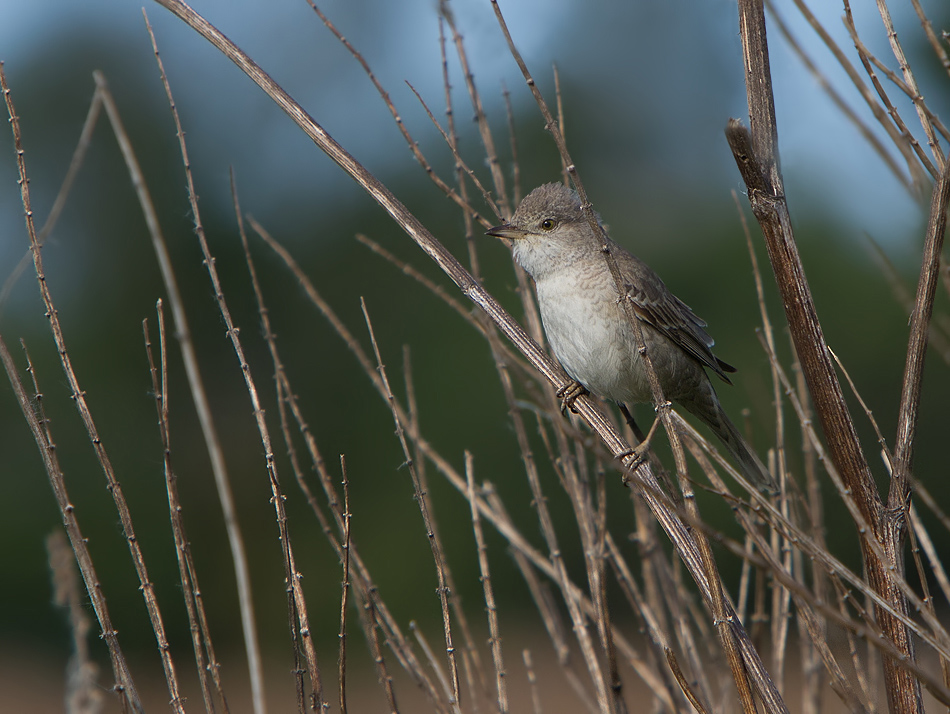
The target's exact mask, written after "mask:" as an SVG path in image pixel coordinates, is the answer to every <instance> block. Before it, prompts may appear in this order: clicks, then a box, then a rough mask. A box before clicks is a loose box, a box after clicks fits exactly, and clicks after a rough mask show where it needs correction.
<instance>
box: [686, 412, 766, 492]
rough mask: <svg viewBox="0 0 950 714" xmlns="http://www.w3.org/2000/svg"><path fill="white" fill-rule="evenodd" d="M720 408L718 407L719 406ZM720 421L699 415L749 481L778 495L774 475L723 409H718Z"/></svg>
mask: <svg viewBox="0 0 950 714" xmlns="http://www.w3.org/2000/svg"><path fill="white" fill-rule="evenodd" d="M717 406H718V405H717ZM717 411H718V414H717V416H718V419H717V420H715V421H714V420H712V419H707V418H705V415H699V416H700V417H702V418H703V421H705V422H706V423H707V424H708V425H709V427H710V428H711V429H712V430H713V431H714V432H715V433H716V436H717V437H719V440H720V441H721V442H722V444H723V446H725V447H726V449H727V450H728V451H729V453H730V454H732V457H733V458H734V459H735V460H736V461H737V462H739V468H740V469H741V470H742V473H743V474H744V475H745V477H746V478H747V479H749V480H750V481H752V483H753V484H755V485H756V486H757V487H758V488H760V489H764V490H768V491H771V492H772V493H778V484H777V483H776V482H775V479H774V478H773V476H772V474H771V473H769V470H768V469H767V468H766V467H765V464H763V463H762V461H761V459H759V457H758V456H756V453H755V452H754V451H753V450H752V447H751V446H749V442H747V441H746V440H745V438H744V437H743V436H742V434H741V433H740V432H739V430H738V429H737V428H736V425H735V424H733V423H732V421H731V420H730V419H729V417H728V416H726V413H725V412H724V411H723V410H722V407H719V408H718V409H717Z"/></svg>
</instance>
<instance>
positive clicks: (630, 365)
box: [487, 183, 775, 491]
mask: <svg viewBox="0 0 950 714" xmlns="http://www.w3.org/2000/svg"><path fill="white" fill-rule="evenodd" d="M597 221H598V223H599V224H600V226H601V228H603V223H602V222H601V220H600V216H599V215H598V216H597ZM487 234H488V235H490V236H494V237H496V238H502V239H507V240H509V241H510V242H511V250H512V255H513V257H514V259H515V261H517V263H518V264H519V265H520V266H521V267H522V268H524V270H525V271H526V272H527V273H528V275H530V276H531V278H532V280H533V282H534V286H535V293H536V295H537V300H538V308H539V310H540V313H541V322H542V324H543V327H544V334H545V336H546V337H547V340H548V343H549V344H550V346H551V349H552V351H553V352H554V356H555V357H557V359H558V361H559V362H560V363H561V365H562V366H563V367H564V369H565V371H566V372H567V373H568V374H569V375H570V376H571V377H572V378H573V379H574V380H575V381H576V382H577V383H578V384H579V385H580V387H576V388H575V389H574V390H573V391H571V390H567V396H566V398H565V406H571V404H572V401H573V399H572V397H573V398H576V396H577V395H578V394H582V393H584V390H587V391H589V392H591V393H593V394H595V395H597V396H598V397H601V398H603V399H607V400H612V401H614V402H617V403H618V404H620V405H621V408H623V409H624V411H625V413H627V412H626V409H625V405H629V404H637V403H644V402H653V391H652V389H651V387H650V382H649V379H648V376H647V372H646V368H645V365H644V363H643V357H642V355H641V354H640V351H639V349H638V345H639V343H638V341H637V337H636V333H635V331H634V327H633V325H632V324H631V322H630V321H629V319H628V318H627V313H626V311H625V310H624V306H623V304H622V303H623V300H621V298H620V296H619V295H618V289H617V282H616V281H615V280H614V277H613V275H611V272H610V269H609V267H608V264H607V261H606V259H605V256H604V241H606V246H607V248H608V249H609V252H610V255H611V256H613V259H614V261H615V262H616V266H617V268H618V269H619V274H620V278H621V283H622V286H623V290H624V291H625V294H624V296H623V298H625V299H627V300H629V302H630V305H631V306H632V308H633V313H634V314H635V315H636V319H637V320H638V321H639V325H640V328H641V334H642V339H643V343H644V346H645V347H646V351H647V353H648V354H649V357H650V360H651V362H652V364H653V368H654V371H655V373H656V375H657V377H658V379H659V383H660V386H661V387H662V390H663V395H664V397H665V398H666V399H668V400H671V401H672V402H675V403H676V404H678V405H680V406H681V407H683V408H685V409H686V410H687V411H688V412H690V413H691V414H693V415H695V416H696V417H698V418H699V419H700V421H702V422H703V423H704V424H706V425H707V426H708V427H709V428H710V429H711V430H712V431H713V433H714V434H715V435H716V437H717V438H718V439H719V440H720V441H721V442H722V444H723V446H725V447H726V449H727V451H728V452H729V453H730V454H731V455H732V457H733V458H734V459H735V460H736V462H737V463H738V464H739V467H740V469H741V470H742V472H743V474H744V475H745V476H746V477H747V478H748V479H749V480H751V481H752V482H753V483H755V484H756V486H757V487H759V488H761V489H763V490H767V491H775V481H774V479H773V478H772V476H771V474H770V473H769V471H768V469H767V468H766V467H765V466H764V465H763V463H762V461H761V460H760V459H759V457H758V456H757V455H756V454H755V452H754V451H753V450H752V448H751V447H750V446H749V444H748V442H746V440H745V438H743V436H742V434H741V433H740V432H739V430H738V429H737V428H736V426H735V424H733V423H732V421H731V420H730V419H729V417H728V416H727V415H726V413H725V411H724V410H723V408H722V405H721V404H720V402H719V396H718V395H717V394H716V390H715V388H714V387H713V384H712V382H711V380H710V378H709V375H708V374H707V370H709V371H710V372H712V373H713V374H715V375H716V376H717V377H718V378H719V379H721V380H722V381H724V382H725V383H727V384H732V382H731V381H730V380H729V377H728V376H727V373H732V372H735V371H736V369H735V367H733V366H731V365H729V364H727V363H726V362H724V361H722V360H721V359H719V358H718V357H716V356H715V355H714V354H713V352H712V347H713V344H714V341H713V339H712V337H710V336H709V333H707V332H706V323H705V322H704V321H703V320H702V319H700V318H699V317H697V316H696V315H695V314H694V313H693V311H692V310H691V309H690V308H689V306H687V305H686V303H684V302H683V301H682V300H680V299H679V298H677V297H676V296H675V295H674V294H673V293H672V292H670V290H669V289H668V288H667V287H666V285H665V284H664V282H663V281H662V280H661V279H660V276H659V275H657V274H656V272H654V271H653V269H652V268H650V266H648V265H647V264H646V263H644V262H643V261H642V260H640V259H639V258H637V257H636V256H635V255H633V254H632V253H630V252H629V251H627V250H625V249H624V248H623V247H621V246H620V245H618V244H617V243H615V242H613V241H612V240H611V239H610V238H609V237H607V235H606V232H605V233H604V236H603V237H601V236H600V235H597V234H596V233H595V232H594V231H593V229H592V227H591V225H590V223H589V222H588V219H587V217H586V215H585V214H584V211H583V209H582V206H581V201H580V198H579V197H578V195H577V193H576V192H575V191H573V190H572V189H571V188H569V187H567V186H565V185H564V184H561V183H547V184H543V185H542V186H539V187H538V188H536V189H534V190H533V191H531V193H529V194H528V195H527V196H525V197H524V199H523V200H522V201H521V203H520V204H519V206H518V208H517V210H516V211H515V212H514V214H513V215H512V216H511V219H510V220H509V221H508V222H507V223H505V224H502V225H499V226H495V227H494V228H491V229H489V230H488V231H487ZM572 386H574V385H572ZM654 426H655V423H654ZM651 433H652V430H651Z"/></svg>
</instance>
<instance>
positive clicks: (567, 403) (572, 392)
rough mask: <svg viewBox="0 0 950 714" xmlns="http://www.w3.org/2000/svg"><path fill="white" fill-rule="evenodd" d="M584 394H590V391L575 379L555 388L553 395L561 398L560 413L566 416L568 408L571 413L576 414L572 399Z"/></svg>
mask: <svg viewBox="0 0 950 714" xmlns="http://www.w3.org/2000/svg"><path fill="white" fill-rule="evenodd" d="M585 394H590V392H588V391H587V387H585V386H584V385H583V384H581V383H580V382H578V381H577V380H574V381H572V382H571V383H570V384H568V385H566V386H564V387H561V388H560V389H559V390H557V392H555V393H554V395H555V396H556V397H557V398H558V399H560V400H561V414H562V415H564V416H566V415H567V410H568V409H570V410H571V412H572V413H574V414H577V409H575V408H574V401H575V400H576V399H577V398H578V397H582V396H584V395H585Z"/></svg>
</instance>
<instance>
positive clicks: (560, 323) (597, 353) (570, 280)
mask: <svg viewBox="0 0 950 714" xmlns="http://www.w3.org/2000/svg"><path fill="white" fill-rule="evenodd" d="M574 267H575V268H576V267H577V266H574ZM587 267H588V268H589V267H590V265H589V264H588V266H587ZM536 288H537V293H538V304H539V308H540V311H541V320H542V322H543V323H544V333H545V335H546V336H547V339H548V342H549V343H550V345H551V349H552V350H553V351H554V354H555V356H556V357H557V358H558V360H559V361H560V362H561V364H562V365H563V366H564V369H565V370H567V372H568V374H570V375H571V376H572V377H573V378H574V379H576V380H577V381H579V382H580V383H581V384H583V385H584V386H585V387H587V388H588V389H589V390H590V391H591V392H593V393H594V394H597V395H599V396H601V397H605V398H607V399H613V400H615V401H619V402H642V401H649V400H650V399H651V392H650V386H649V383H648V382H647V379H646V375H645V373H644V370H643V367H642V363H641V359H640V355H639V354H638V352H637V348H636V340H635V338H634V335H633V330H632V327H631V326H630V324H629V323H628V322H627V319H626V317H625V315H624V314H623V311H622V308H621V306H620V305H619V304H618V302H617V299H616V295H617V290H616V287H615V286H614V283H613V280H612V278H611V276H610V273H609V272H608V271H607V269H606V266H605V267H604V269H603V270H586V271H583V270H576V269H561V270H557V271H554V272H552V273H548V274H546V275H544V276H543V277H542V278H541V279H540V280H538V281H537V282H536Z"/></svg>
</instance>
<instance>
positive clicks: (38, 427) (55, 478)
mask: <svg viewBox="0 0 950 714" xmlns="http://www.w3.org/2000/svg"><path fill="white" fill-rule="evenodd" d="M0 81H2V82H3V88H4V92H6V78H5V77H4V76H3V63H2V62H0ZM14 126H15V125H14ZM29 220H30V218H29V214H28V216H27V221H29ZM23 351H24V353H25V354H26V364H27V366H26V369H27V371H28V372H29V373H30V375H31V376H32V378H33V394H34V396H35V399H36V403H37V405H38V407H37V409H36V410H34V406H33V402H32V401H31V399H30V397H29V395H27V393H26V389H24V387H23V382H22V380H21V379H20V375H19V373H18V372H17V367H16V363H15V362H14V361H13V357H12V356H11V355H10V352H9V351H8V350H7V345H6V343H5V342H4V341H3V337H0V361H2V362H3V367H4V369H5V370H6V372H7V377H8V378H9V379H10V384H11V385H12V387H13V393H14V395H15V396H16V399H17V402H18V403H19V404H20V410H21V411H22V412H23V417H24V418H25V419H26V423H27V424H28V425H29V426H30V430H31V431H32V432H33V439H34V440H35V441H36V446H37V448H38V449H39V451H40V458H42V459H43V465H44V466H45V467H46V474H47V476H48V477H49V482H50V486H52V488H53V495H54V496H55V497H56V503H57V505H58V506H59V511H60V515H61V516H62V519H63V525H64V527H65V529H66V534H67V535H68V536H69V544H70V546H71V547H72V549H73V552H74V553H75V554H76V562H77V564H78V565H79V572H80V573H81V574H82V579H83V582H84V583H85V586H86V593H87V594H88V595H89V600H90V602H91V603H92V608H93V610H94V611H95V613H96V619H97V620H98V621H99V628H100V631H101V635H100V636H101V637H102V639H103V640H105V643H106V648H107V649H108V650H109V658H110V660H111V662H112V673H113V676H114V677H115V682H116V683H115V686H114V687H113V690H114V691H115V692H116V693H117V694H118V695H119V696H120V697H122V699H123V708H124V709H126V708H127V709H128V710H131V711H133V712H136V714H144V712H145V708H144V707H143V706H142V702H141V700H140V699H139V694H138V690H137V689H136V687H135V683H134V682H133V681H132V672H131V670H130V669H129V664H128V662H127V661H126V659H125V655H124V654H123V653H122V647H121V646H120V645H119V633H118V631H117V630H116V629H115V627H113V625H112V618H111V616H110V615H109V608H108V606H107V605H106V598H105V595H103V593H102V583H101V582H100V580H99V576H98V575H97V574H96V569H95V567H94V566H93V563H92V556H91V555H90V553H89V541H88V540H87V539H86V538H85V537H84V536H83V534H82V530H80V528H79V521H78V519H77V518H76V507H75V506H74V505H73V503H72V501H70V499H69V494H68V493H67V491H66V481H65V479H64V478H63V470H62V468H61V467H60V465H59V458H58V457H57V452H56V444H55V443H54V442H53V434H52V430H51V428H50V422H49V420H48V419H47V418H46V417H45V415H44V414H43V410H42V399H43V393H42V392H41V391H40V389H39V385H38V383H37V379H36V374H35V372H34V371H33V365H32V364H31V363H30V356H29V354H28V353H26V345H25V344H24V345H23Z"/></svg>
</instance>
